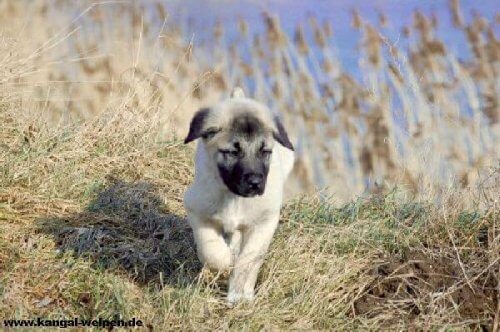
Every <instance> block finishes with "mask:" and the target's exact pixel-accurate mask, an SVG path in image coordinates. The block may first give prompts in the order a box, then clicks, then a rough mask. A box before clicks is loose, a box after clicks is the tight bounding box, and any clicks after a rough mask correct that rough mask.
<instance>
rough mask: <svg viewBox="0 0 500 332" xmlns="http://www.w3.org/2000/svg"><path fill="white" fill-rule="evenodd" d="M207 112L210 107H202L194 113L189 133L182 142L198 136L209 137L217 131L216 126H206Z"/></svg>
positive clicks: (187, 141)
mask: <svg viewBox="0 0 500 332" xmlns="http://www.w3.org/2000/svg"><path fill="white" fill-rule="evenodd" d="M209 113H210V108H202V109H200V110H199V111H198V112H196V113H195V114H194V116H193V119H192V120H191V124H190V125H189V133H188V135H187V137H186V138H185V139H184V144H187V143H189V142H192V141H194V140H195V139H198V138H200V137H203V138H210V137H212V136H213V135H215V134H216V133H217V132H218V131H219V130H218V129H217V128H207V126H206V120H207V117H208V114H209Z"/></svg>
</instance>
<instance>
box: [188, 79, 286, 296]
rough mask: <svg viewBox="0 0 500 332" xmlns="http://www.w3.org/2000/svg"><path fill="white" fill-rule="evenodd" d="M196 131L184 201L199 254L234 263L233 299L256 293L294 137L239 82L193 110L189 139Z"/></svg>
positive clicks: (216, 266) (219, 265)
mask: <svg viewBox="0 0 500 332" xmlns="http://www.w3.org/2000/svg"><path fill="white" fill-rule="evenodd" d="M196 139H200V141H199V142H198V145H197V149H196V157H195V165H196V166H195V178H194V182H193V184H192V185H191V186H190V187H189V188H188V190H187V192H186V194H185V196H184V206H185V208H186V211H187V216H188V221H189V224H190V226H191V228H192V229H193V233H194V238H195V241H196V247H197V253H198V257H199V259H200V260H201V261H202V262H203V263H204V264H205V265H206V266H208V267H209V268H210V269H212V270H216V271H223V270H228V269H230V270H231V274H230V277H229V290H228V295H227V301H228V303H230V304H234V303H236V302H239V301H241V300H252V299H253V297H254V287H255V282H256V280H257V275H258V273H259V269H260V267H261V265H262V263H263V260H264V255H265V253H266V252H267V250H268V247H269V244H270V243H271V239H272V237H273V235H274V232H275V230H276V227H277V225H278V221H279V216H280V208H281V204H282V199H283V185H284V182H285V180H286V178H287V176H288V174H289V173H290V171H291V170H292V167H293V163H294V152H293V151H294V148H293V145H292V143H291V142H290V139H289V138H288V135H287V133H286V131H285V128H284V127H283V125H282V123H281V122H280V120H279V119H278V118H277V117H275V116H273V115H272V113H271V111H270V110H269V109H268V108H267V107H266V106H265V105H262V104H260V103H258V102H257V101H255V100H252V99H249V98H245V96H244V94H243V91H242V90H241V89H239V88H237V89H235V91H234V92H233V94H232V97H231V98H229V99H226V100H224V101H222V102H220V103H219V104H217V105H215V106H214V107H211V108H203V109H201V110H199V111H198V112H197V113H196V114H195V115H194V117H193V119H192V120H191V124H190V128H189V133H188V135H187V137H186V139H185V141H184V142H185V143H189V142H191V141H194V140H196Z"/></svg>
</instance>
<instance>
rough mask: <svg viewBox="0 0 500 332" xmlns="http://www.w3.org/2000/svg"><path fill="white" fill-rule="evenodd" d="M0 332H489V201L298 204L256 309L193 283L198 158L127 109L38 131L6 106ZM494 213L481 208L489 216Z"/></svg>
mask: <svg viewBox="0 0 500 332" xmlns="http://www.w3.org/2000/svg"><path fill="white" fill-rule="evenodd" d="M0 110H1V111H0V133H1V134H0V136H1V137H0V138H1V140H0V142H1V143H0V146H1V149H0V271H1V272H0V317H1V318H2V319H13V318H36V317H44V318H73V317H80V318H99V317H101V318H113V317H120V318H124V319H131V318H132V317H135V318H136V319H141V320H142V321H144V322H145V323H146V324H147V326H149V327H154V328H155V329H159V330H164V329H179V328H183V329H189V330H198V329H199V328H219V329H234V330H239V329H240V328H249V329H252V330H253V329H262V328H266V329H269V328H286V329H290V328H296V329H310V328H316V329H336V330H352V329H354V328H364V329H365V328H371V329H378V328H381V327H383V328H397V329H407V328H410V327H414V328H418V329H429V328H437V327H447V328H451V329H462V328H463V327H471V328H473V329H480V328H485V329H486V330H494V324H496V325H495V326H498V319H499V316H498V315H499V314H498V311H499V310H498V306H499V304H498V275H499V270H498V269H499V256H498V252H499V249H500V240H499V239H500V238H499V235H498V208H497V207H496V205H495V204H494V197H489V198H488V196H484V197H482V198H481V200H482V201H483V203H484V204H483V205H484V206H486V208H483V209H481V210H479V209H465V208H463V206H462V205H461V204H460V202H459V200H456V199H452V198H451V197H450V200H449V203H447V204H446V205H443V206H439V207H436V206H434V205H432V204H430V203H426V202H422V201H413V200H411V199H410V198H408V197H406V196H405V195H404V193H403V192H402V191H399V190H394V191H392V192H390V193H388V194H386V195H380V196H374V197H370V198H360V199H358V200H356V201H354V202H352V203H349V204H347V205H343V206H340V207H338V206H336V205H335V204H334V201H333V200H331V199H319V198H317V197H299V198H296V199H294V200H292V201H290V202H289V203H287V204H286V206H285V207H284V209H283V218H282V219H283V220H282V223H281V225H280V227H279V230H278V232H277V234H276V237H275V240H274V242H273V245H272V248H271V251H270V254H269V255H268V257H267V259H266V262H265V265H264V266H263V269H262V271H261V273H260V278H259V282H258V290H257V298H256V301H255V303H253V304H241V305H238V306H236V307H235V308H228V307H226V305H225V302H224V294H225V290H226V279H225V276H215V275H213V274H210V273H208V272H207V271H202V270H201V266H200V264H199V262H198V260H197V259H196V255H195V252H194V247H193V243H192V237H191V233H190V230H189V228H188V227H187V226H186V221H185V213H184V211H183V208H182V194H183V192H184V189H185V187H186V185H187V184H188V183H189V181H190V179H191V178H192V161H191V159H192V149H191V148H190V147H185V146H184V145H182V144H181V143H180V142H178V141H176V140H174V141H162V140H161V136H160V134H159V132H158V131H157V130H156V129H155V126H154V123H155V122H154V116H152V115H150V114H149V115H148V114H143V113H140V112H134V111H131V110H130V109H129V108H127V107H122V108H118V109H114V110H113V112H112V113H109V114H106V113H104V114H103V115H102V116H99V117H98V118H96V119H95V120H92V121H86V122H82V123H80V124H75V125H72V126H61V127H58V128H56V127H54V126H46V125H44V124H43V122H41V121H40V120H37V117H35V116H32V115H29V114H27V112H26V110H25V109H24V108H23V105H22V104H20V103H18V102H15V101H12V100H3V101H0ZM488 199H490V201H488Z"/></svg>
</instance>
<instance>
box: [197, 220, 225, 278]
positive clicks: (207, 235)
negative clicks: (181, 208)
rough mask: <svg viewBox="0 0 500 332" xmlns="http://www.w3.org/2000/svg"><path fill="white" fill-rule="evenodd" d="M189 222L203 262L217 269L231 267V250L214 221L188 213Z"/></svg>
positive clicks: (210, 267)
mask: <svg viewBox="0 0 500 332" xmlns="http://www.w3.org/2000/svg"><path fill="white" fill-rule="evenodd" d="M188 220H189V224H190V225H191V228H192V229H193V235H194V239H195V242H196V251H197V254H198V258H199V259H200V260H201V262H202V263H203V264H205V265H207V266H208V268H209V269H211V270H215V271H224V270H227V269H229V266H230V264H231V251H230V249H229V246H228V245H227V243H226V241H224V237H223V234H222V232H221V231H220V230H219V229H218V228H217V227H216V226H215V225H213V224H212V223H210V222H209V221H206V220H202V219H201V218H199V217H198V216H196V215H192V214H188Z"/></svg>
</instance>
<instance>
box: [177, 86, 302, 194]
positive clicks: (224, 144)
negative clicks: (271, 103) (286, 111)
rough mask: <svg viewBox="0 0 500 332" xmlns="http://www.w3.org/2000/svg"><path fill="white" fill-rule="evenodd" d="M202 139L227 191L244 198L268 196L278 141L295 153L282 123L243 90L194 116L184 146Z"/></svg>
mask: <svg viewBox="0 0 500 332" xmlns="http://www.w3.org/2000/svg"><path fill="white" fill-rule="evenodd" d="M198 138H201V139H202V140H203V144H204V145H205V149H206V150H207V152H208V155H209V159H210V161H209V162H213V163H214V164H215V166H216V169H218V173H219V175H220V177H221V179H222V181H223V182H224V184H225V185H226V187H227V188H228V189H229V190H230V191H231V192H233V193H235V194H237V195H240V196H243V197H253V196H256V195H262V194H263V193H264V190H265V187H266V181H267V174H268V173H269V167H270V162H271V158H272V153H273V147H274V144H275V141H277V142H278V143H279V144H281V145H283V146H284V147H286V148H288V149H290V150H293V145H292V143H291V142H290V139H289V138H288V135H287V133H286V131H285V128H284V127H283V124H282V123H281V122H280V120H279V119H278V118H277V117H273V116H272V115H271V112H270V111H269V109H268V108H267V107H266V106H264V105H262V104H260V103H258V102H256V101H255V100H252V99H249V98H245V97H244V96H243V94H242V91H241V90H236V93H233V98H230V99H227V100H225V101H223V102H221V103H219V104H217V105H215V106H214V107H212V108H203V109H201V110H199V111H198V112H197V113H196V114H195V115H194V117H193V119H192V120H191V125H190V128H189V133H188V135H187V137H186V139H185V140H184V143H189V142H191V141H193V140H196V139H198Z"/></svg>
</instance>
